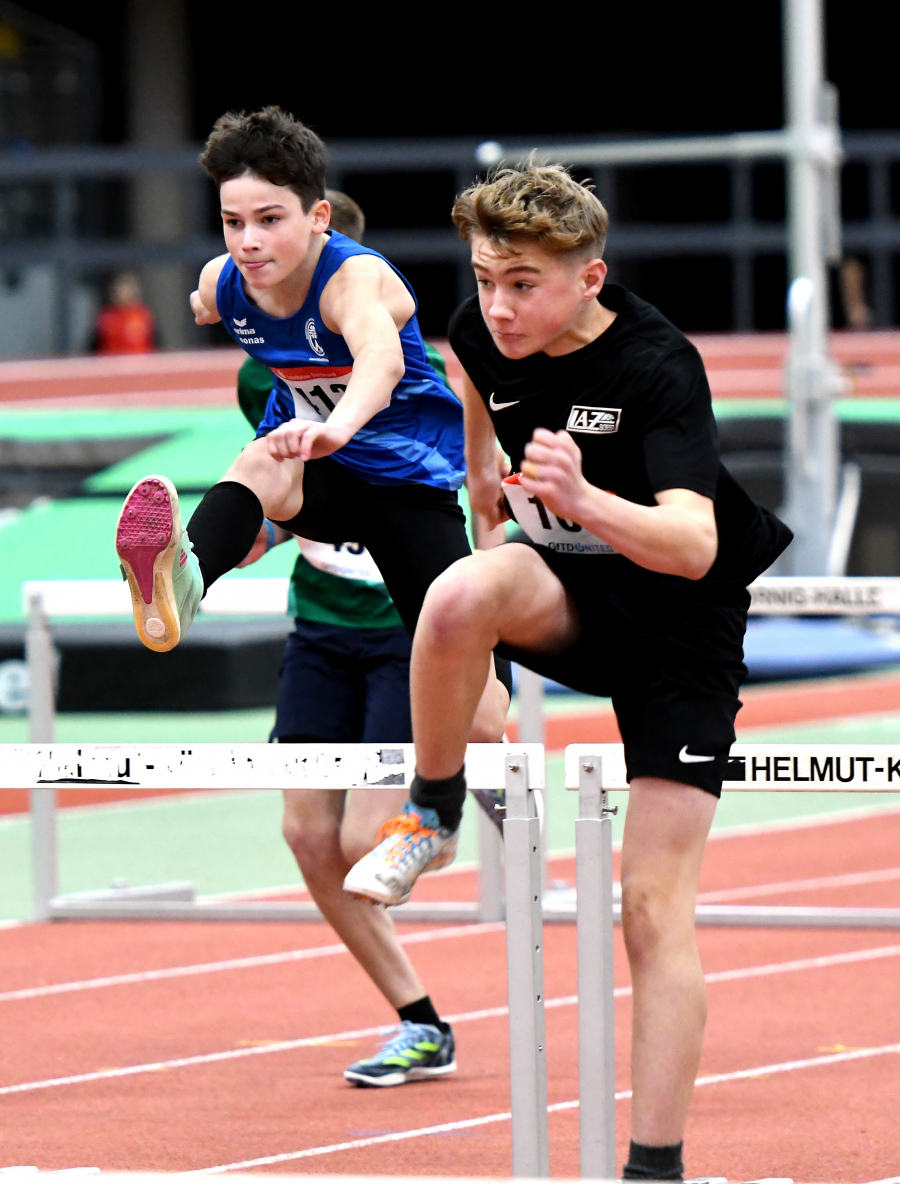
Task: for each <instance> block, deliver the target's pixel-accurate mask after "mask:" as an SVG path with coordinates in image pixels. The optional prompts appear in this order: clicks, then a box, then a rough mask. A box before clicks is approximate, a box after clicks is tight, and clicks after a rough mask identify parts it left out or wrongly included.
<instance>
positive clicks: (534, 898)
mask: <svg viewBox="0 0 900 1184" xmlns="http://www.w3.org/2000/svg"><path fill="white" fill-rule="evenodd" d="M503 838H504V846H505V852H504V854H505V867H506V965H507V978H508V991H509V1070H510V1102H511V1110H512V1161H513V1163H512V1173H513V1176H517V1177H525V1178H529V1179H540V1178H544V1177H547V1176H549V1174H550V1153H549V1142H548V1133H547V1051H546V1049H547V1041H546V1032H545V1020H544V943H543V918H542V913H541V838H540V825H539V823H538V818H537V811H536V809H535V803H534V794H533V792H532V791H531V790H530V789H529V788H528V758H527V756H526V755H525V754H524V753H515V752H512V753H507V755H506V818H505V820H504V823H503Z"/></svg>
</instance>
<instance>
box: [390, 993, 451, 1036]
mask: <svg viewBox="0 0 900 1184" xmlns="http://www.w3.org/2000/svg"><path fill="white" fill-rule="evenodd" d="M397 1015H399V1017H400V1019H401V1020H409V1022H410V1023H411V1024H431V1026H432V1027H433V1028H440V1030H441V1031H442V1032H449V1031H450V1025H449V1024H445V1023H444V1021H443V1020H442V1019H441V1017H440V1016H439V1015H438V1013H437V1012H436V1011H435V1010H434V1004H433V1003H432V1002H431V998H430V996H428V995H423V996H422V998H421V999H416V1000H415V1001H414V1002H413V1003H407V1005H406V1006H405V1007H398V1008H397Z"/></svg>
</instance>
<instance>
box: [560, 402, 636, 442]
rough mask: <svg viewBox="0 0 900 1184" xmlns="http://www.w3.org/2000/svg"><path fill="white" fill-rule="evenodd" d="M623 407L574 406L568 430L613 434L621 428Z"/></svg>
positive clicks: (601, 434) (597, 434) (604, 434)
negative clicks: (620, 421)
mask: <svg viewBox="0 0 900 1184" xmlns="http://www.w3.org/2000/svg"><path fill="white" fill-rule="evenodd" d="M621 418H622V408H621V407H573V408H572V410H571V411H570V412H569V421H568V423H567V424H566V430H567V431H569V432H590V434H591V435H593V436H611V435H612V433H613V432H617V431H618V430H619V420H620V419H621Z"/></svg>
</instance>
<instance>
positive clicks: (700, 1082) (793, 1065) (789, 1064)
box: [178, 1044, 900, 1184]
mask: <svg viewBox="0 0 900 1184" xmlns="http://www.w3.org/2000/svg"><path fill="white" fill-rule="evenodd" d="M889 1053H900V1044H884V1045H882V1046H881V1047H880V1048H860V1049H856V1050H855V1051H853V1052H841V1053H833V1054H832V1055H830V1056H823V1057H810V1058H808V1059H807V1060H802V1061H781V1062H780V1063H778V1064H774V1065H759V1066H757V1067H756V1068H754V1069H738V1070H736V1071H735V1072H733V1073H715V1074H712V1075H711V1076H709V1077H698V1078H697V1080H696V1082H695V1083H694V1084H695V1086H697V1087H699V1086H704V1085H722V1084H723V1083H725V1082H728V1081H746V1080H748V1079H752V1078H756V1077H769V1076H772V1075H773V1074H776V1073H793V1072H796V1071H797V1070H799V1069H815V1068H818V1067H819V1066H821V1065H835V1064H839V1063H841V1062H843V1061H857V1060H861V1059H863V1058H867V1057H878V1056H885V1055H887V1054H889ZM630 1097H631V1090H630V1089H623V1090H619V1091H618V1092H617V1093H616V1101H617V1102H620V1101H624V1100H625V1099H627V1098H630ZM577 1109H578V1102H577V1100H575V1101H571V1102H555V1103H554V1104H553V1105H552V1106H548V1107H547V1113H548V1114H558V1113H560V1112H561V1111H564V1110H577ZM511 1117H512V1116H511V1114H510V1113H509V1111H503V1112H501V1113H498V1114H486V1115H484V1116H482V1117H481V1118H470V1119H463V1120H461V1121H460V1122H445V1123H441V1124H440V1125H439V1126H423V1127H419V1128H418V1129H417V1130H408V1131H394V1132H393V1133H391V1134H389V1135H376V1136H373V1137H372V1138H369V1139H350V1140H348V1141H347V1142H345V1143H331V1144H328V1145H326V1146H323V1147H307V1148H305V1149H304V1150H303V1151H287V1152H284V1153H282V1154H281V1155H266V1156H262V1157H261V1158H259V1159H244V1160H241V1161H240V1162H238V1163H224V1164H218V1165H217V1166H216V1167H211V1168H198V1169H196V1170H194V1171H191V1172H179V1173H178V1174H179V1175H181V1176H200V1175H205V1174H207V1173H222V1172H238V1171H242V1170H244V1169H245V1168H261V1167H267V1166H268V1165H269V1164H274V1163H288V1162H290V1161H291V1160H297V1159H310V1158H312V1157H313V1156H318V1155H332V1154H334V1152H336V1151H355V1150H357V1149H358V1148H360V1147H374V1146H375V1145H376V1144H379V1143H397V1142H400V1141H401V1140H403V1139H417V1138H421V1137H422V1136H425V1135H442V1134H446V1133H448V1132H450V1131H461V1130H468V1129H470V1128H472V1127H476V1126H487V1125H488V1124H490V1123H495V1122H509V1120H510V1118H511ZM898 1181H900V1177H898V1176H894V1177H893V1179H892V1180H883V1181H877V1182H876V1184H895V1182H898Z"/></svg>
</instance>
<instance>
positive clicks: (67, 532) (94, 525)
mask: <svg viewBox="0 0 900 1184" xmlns="http://www.w3.org/2000/svg"><path fill="white" fill-rule="evenodd" d="M199 500H200V499H199V497H197V496H187V497H183V498H181V499H180V503H181V515H182V519H183V521H187V519H188V518H189V517H190V515H191V514H192V513H193V511H194V507H195V506H196V505H197V503H198V501H199ZM121 506H122V503H121V501H120V500H119V499H118V498H113V497H110V498H106V497H103V498H71V499H67V500H64V501H46V502H40V503H39V504H37V505H33V506H31V507H29V508H28V509H27V510H25V511H23V513H21V514H20V515H19V516H18V517H17V518H14V519H12V520H7V522H6V525H5V527H4V526H3V525H2V523H0V569H2V571H3V578H2V580H0V621H21V620H23V619H24V614H23V612H22V584H23V582H24V581H25V580H116V579H119V578H120V573H119V560H118V558H117V556H116V551H115V545H114V539H115V530H116V520H117V518H118V516H119V510H120V509H121ZM296 558H297V549H296V547H294V546H293V545H291V544H285V545H284V546H282V547H276V548H275V549H274V550H273V551H270V552H269V554H268V555H266V556H264V557H263V558H262V559H261V560H260V561H259V562H258V563H255V564H254V565H253V566H252V567H248V568H243V569H242V570H241V571H234V572H230V573H229V574H228V575H227V576H226V577H225V578H226V579H229V580H232V579H236V580H241V579H255V578H262V577H270V576H288V575H290V573H291V571H292V570H293V567H294V563H295V561H296ZM285 607H286V606H285Z"/></svg>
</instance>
